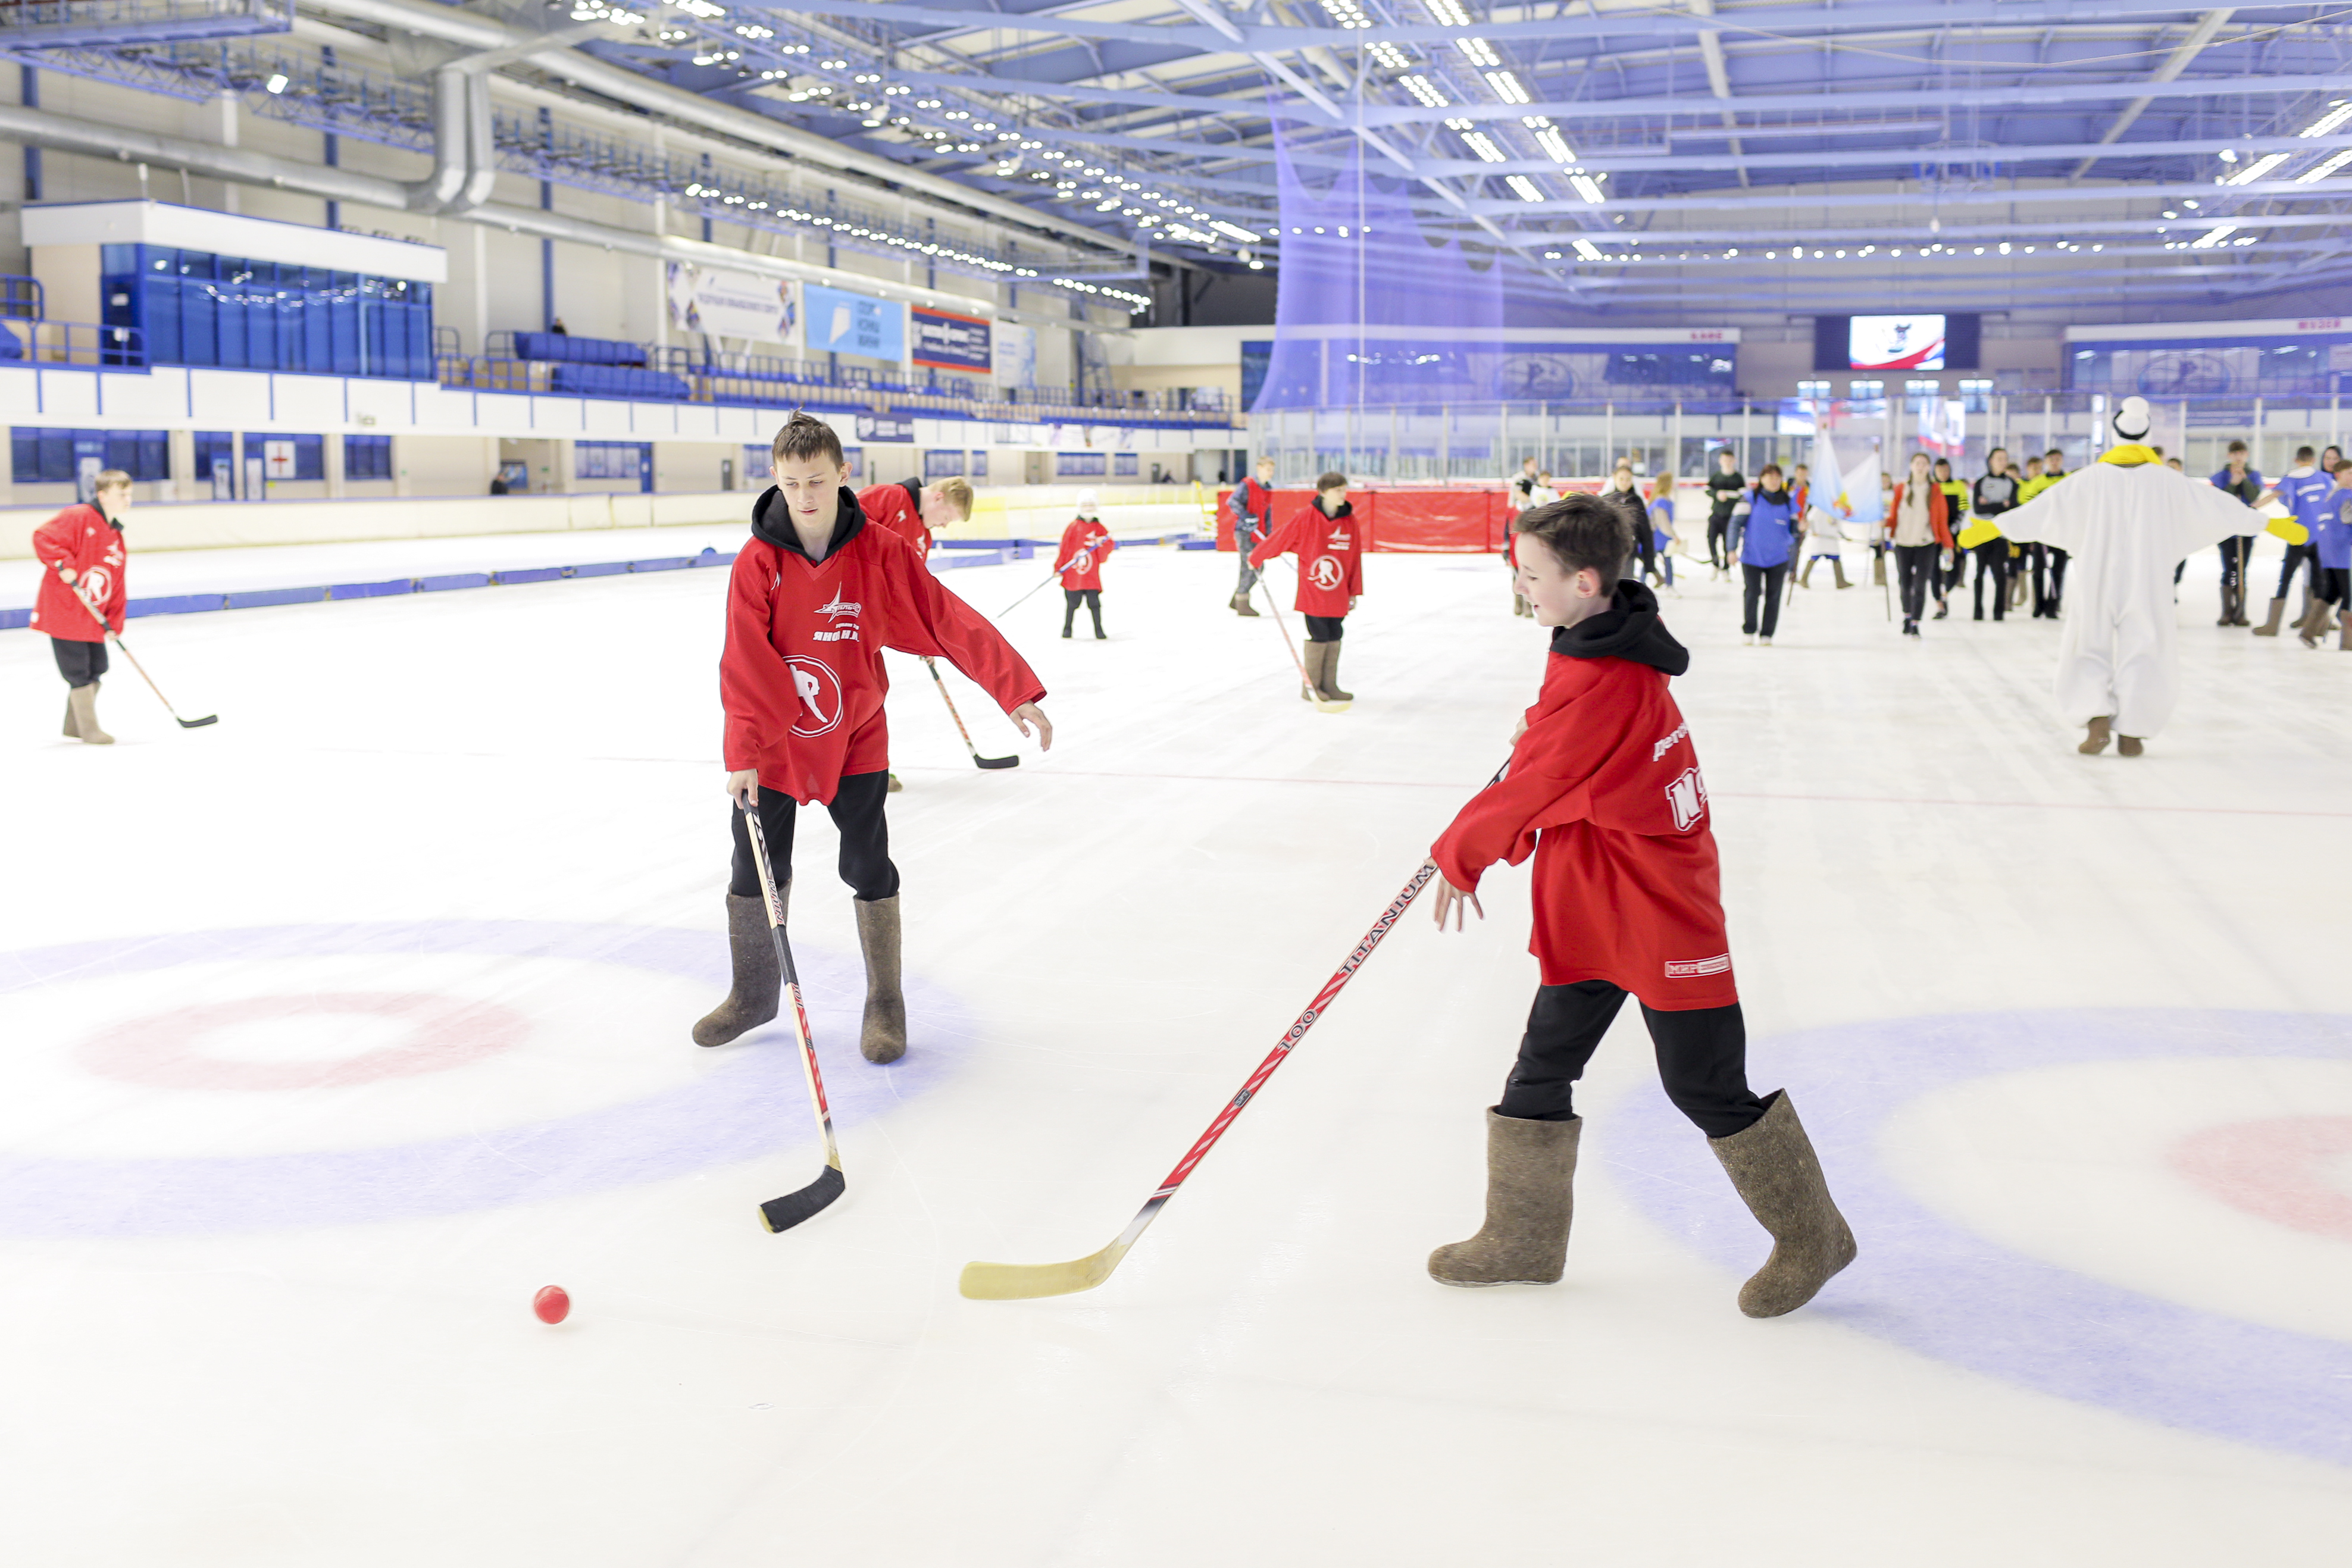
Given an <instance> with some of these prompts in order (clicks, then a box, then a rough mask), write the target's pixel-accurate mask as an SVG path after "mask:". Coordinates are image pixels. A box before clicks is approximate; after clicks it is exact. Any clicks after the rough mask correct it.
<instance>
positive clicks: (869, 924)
mask: <svg viewBox="0 0 2352 1568" xmlns="http://www.w3.org/2000/svg"><path fill="white" fill-rule="evenodd" d="M849 906H850V907H851V908H852V909H855V910H856V911H857V945H858V946H859V947H861V948H863V949H865V952H866V1020H865V1025H864V1028H863V1029H862V1030H860V1031H859V1033H858V1037H857V1049H858V1051H859V1052H860V1053H862V1054H863V1055H864V1056H865V1058H866V1061H898V1059H899V1058H900V1057H902V1056H904V1055H906V1054H907V998H906V996H905V995H904V994H903V993H902V992H901V991H900V990H899V988H898V895H897V894H892V895H891V896H890V897H888V898H879V899H876V900H875V901H874V902H873V903H871V904H868V903H867V902H866V900H864V899H862V898H854V899H851V900H850V901H849Z"/></svg>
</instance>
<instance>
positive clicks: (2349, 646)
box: [2336, 607, 2352, 653]
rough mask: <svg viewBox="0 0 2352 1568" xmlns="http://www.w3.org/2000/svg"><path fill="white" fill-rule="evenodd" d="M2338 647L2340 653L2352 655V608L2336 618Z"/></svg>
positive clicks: (2348, 608)
mask: <svg viewBox="0 0 2352 1568" xmlns="http://www.w3.org/2000/svg"><path fill="white" fill-rule="evenodd" d="M2336 651H2337V652H2338V653H2352V607H2347V609H2346V610H2345V612H2344V613H2343V614H2341V615H2338V616H2337V617H2336Z"/></svg>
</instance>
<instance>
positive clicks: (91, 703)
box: [66, 681, 114, 746]
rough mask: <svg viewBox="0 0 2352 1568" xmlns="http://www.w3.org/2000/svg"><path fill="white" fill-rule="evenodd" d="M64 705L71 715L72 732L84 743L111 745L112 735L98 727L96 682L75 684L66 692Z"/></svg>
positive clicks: (112, 742)
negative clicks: (84, 684)
mask: <svg viewBox="0 0 2352 1568" xmlns="http://www.w3.org/2000/svg"><path fill="white" fill-rule="evenodd" d="M66 706H67V708H68V710H70V712H71V713H72V715H73V732H74V734H75V735H76V736H78V737H79V738H80V739H81V740H82V742H83V743H84V744H85V745H89V746H112V745H113V744H114V737H112V736H110V735H109V734H107V733H106V731H104V730H102V729H100V728H99V727H98V683H97V682H96V681H92V682H90V684H89V685H86V686H75V687H74V688H72V689H71V690H70V691H68V692H67V693H66Z"/></svg>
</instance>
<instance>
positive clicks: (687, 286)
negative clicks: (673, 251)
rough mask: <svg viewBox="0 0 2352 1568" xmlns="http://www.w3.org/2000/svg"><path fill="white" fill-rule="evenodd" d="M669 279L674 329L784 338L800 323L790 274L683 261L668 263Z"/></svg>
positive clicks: (763, 338) (774, 340)
mask: <svg viewBox="0 0 2352 1568" xmlns="http://www.w3.org/2000/svg"><path fill="white" fill-rule="evenodd" d="M668 279H669V286H668V296H669V324H670V326H671V327H672V328H673V329H677V330H679V331H685V332H708V333H709V334H710V335H711V336H713V337H715V338H749V339H751V340H755V341H758V342H762V343H789V342H791V341H793V335H794V333H795V332H796V331H797V329H798V328H799V326H800V319H799V318H800V312H799V310H798V308H796V307H795V306H794V304H793V285H792V282H791V280H790V279H787V278H782V277H761V276H759V275H758V274H757V273H751V272H726V271H722V270H720V269H719V268H718V267H697V266H695V265H694V264H693V263H691V262H685V261H673V262H671V263H669V264H668Z"/></svg>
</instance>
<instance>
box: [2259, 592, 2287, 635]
mask: <svg viewBox="0 0 2352 1568" xmlns="http://www.w3.org/2000/svg"><path fill="white" fill-rule="evenodd" d="M2285 614H2286V601H2285V600H2284V599H2273V600H2272V601H2271V612H2270V614H2269V616H2268V617H2267V618H2266V619H2265V620H2264V621H2263V623H2262V624H2261V625H2259V626H2257V627H2255V628H2254V635H2255V636H2257V637H2275V636H2277V635H2278V634H2279V622H2280V620H2281V619H2283V618H2284V616H2285Z"/></svg>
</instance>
